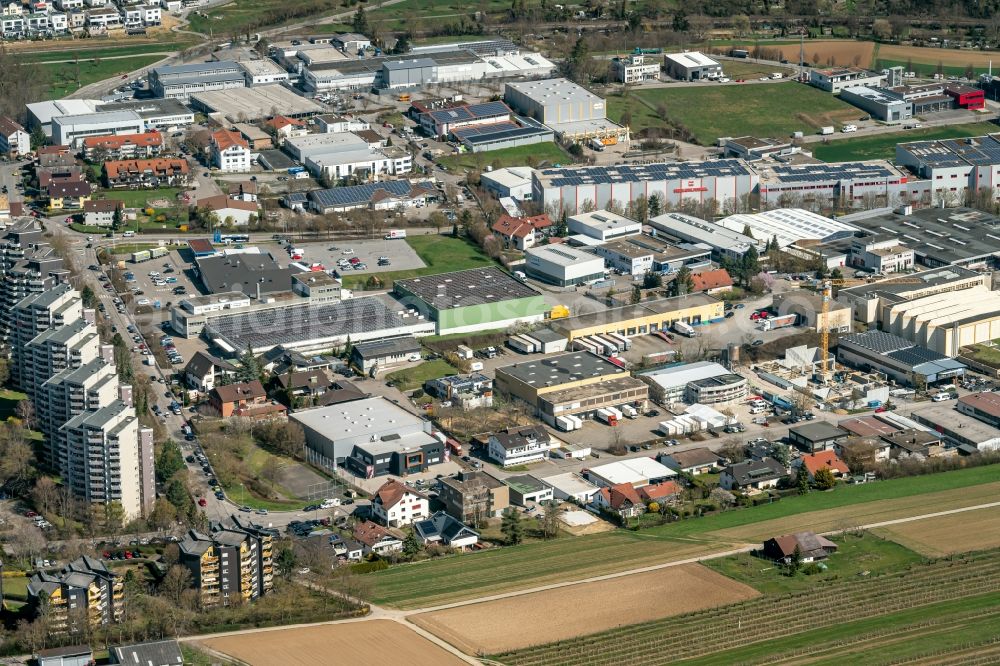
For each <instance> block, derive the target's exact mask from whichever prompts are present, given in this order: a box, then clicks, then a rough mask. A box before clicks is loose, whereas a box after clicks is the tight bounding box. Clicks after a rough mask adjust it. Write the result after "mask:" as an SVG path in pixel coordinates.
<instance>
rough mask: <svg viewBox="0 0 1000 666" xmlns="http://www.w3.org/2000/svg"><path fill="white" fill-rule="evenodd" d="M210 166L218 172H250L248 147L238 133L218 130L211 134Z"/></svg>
mask: <svg viewBox="0 0 1000 666" xmlns="http://www.w3.org/2000/svg"><path fill="white" fill-rule="evenodd" d="M212 165H213V166H214V167H216V168H218V169H219V170H220V171H235V172H246V171H250V146H249V144H247V142H246V140H245V139H244V138H243V137H242V136H240V133H239V132H233V131H231V130H218V131H217V132H214V133H213V134H212Z"/></svg>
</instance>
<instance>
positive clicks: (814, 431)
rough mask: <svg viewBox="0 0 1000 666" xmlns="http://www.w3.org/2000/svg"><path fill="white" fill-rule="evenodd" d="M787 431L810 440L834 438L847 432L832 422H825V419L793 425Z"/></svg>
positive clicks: (817, 440) (818, 440)
mask: <svg viewBox="0 0 1000 666" xmlns="http://www.w3.org/2000/svg"><path fill="white" fill-rule="evenodd" d="M788 431H789V432H794V433H795V434H796V435H798V436H800V437H802V438H804V439H808V440H810V441H812V442H820V441H823V440H827V439H836V438H838V437H845V436H846V435H847V432H846V431H845V430H843V429H841V428H838V427H837V426H835V425H833V424H832V423H827V422H826V421H814V422H812V423H804V424H802V425H797V426H793V427H791V428H789V429H788Z"/></svg>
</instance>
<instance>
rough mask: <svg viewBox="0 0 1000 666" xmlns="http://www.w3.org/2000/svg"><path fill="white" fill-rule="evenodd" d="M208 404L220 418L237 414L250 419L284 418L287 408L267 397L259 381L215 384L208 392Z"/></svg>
mask: <svg viewBox="0 0 1000 666" xmlns="http://www.w3.org/2000/svg"><path fill="white" fill-rule="evenodd" d="M208 402H209V404H210V405H211V406H212V407H214V408H215V409H216V410H218V412H219V414H220V415H221V416H222V418H224V419H225V418H229V417H231V416H239V417H244V418H250V419H272V418H284V417H285V416H286V415H287V414H286V412H287V409H286V407H285V406H284V405H281V404H277V403H275V402H273V401H271V400H269V399H268V397H267V393H265V392H264V387H263V386H262V385H261V383H260V381H259V380H257V379H255V380H253V381H252V382H240V383H238V384H226V385H224V386H216V387H215V388H213V389H212V390H211V391H210V392H209V394H208Z"/></svg>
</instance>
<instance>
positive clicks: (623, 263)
mask: <svg viewBox="0 0 1000 666" xmlns="http://www.w3.org/2000/svg"><path fill="white" fill-rule="evenodd" d="M590 251H591V252H593V253H594V254H596V255H597V256H599V257H604V260H605V262H606V263H607V266H608V268H611V269H612V270H615V271H618V272H620V273H622V274H623V275H644V274H646V273H648V272H650V271H652V272H654V273H668V272H672V271H676V270H679V269H680V268H681V266H688V267H691V268H695V267H698V266H706V265H708V264H710V263H711V255H712V251H711V250H710V249H708V248H705V247H698V246H695V245H690V244H687V243H684V244H682V245H676V244H674V243H668V242H667V241H665V240H663V239H660V238H656V237H652V236H645V235H642V236H629V237H628V238H622V239H619V240H614V241H611V242H609V243H604V244H603V245H598V246H596V247H594V248H591V250H590Z"/></svg>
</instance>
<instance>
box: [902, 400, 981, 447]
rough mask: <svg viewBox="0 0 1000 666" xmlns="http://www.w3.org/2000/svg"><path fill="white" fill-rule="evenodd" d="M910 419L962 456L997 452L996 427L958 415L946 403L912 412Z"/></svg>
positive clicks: (933, 404)
mask: <svg viewBox="0 0 1000 666" xmlns="http://www.w3.org/2000/svg"><path fill="white" fill-rule="evenodd" d="M910 418H911V419H913V420H914V421H916V422H917V423H919V424H920V425H922V426H924V427H927V428H930V429H932V430H933V431H934V432H935V433H937V435H938V436H939V437H941V438H942V439H943V440H944V441H945V442H946V443H948V444H950V445H952V446H955V447H957V448H958V449H959V451H961V452H962V453H966V454H968V453H978V452H984V451H996V450H1000V431H997V429H996V427H994V426H992V425H990V424H987V423H984V422H982V421H980V420H979V419H977V418H975V417H973V416H969V415H967V414H964V413H961V412H959V411H958V410H956V409H955V408H954V407H952V405H951V404H950V403H947V402H945V403H932V404H930V405H927V406H924V407H920V408H919V409H914V410H913V411H912V412H910Z"/></svg>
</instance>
